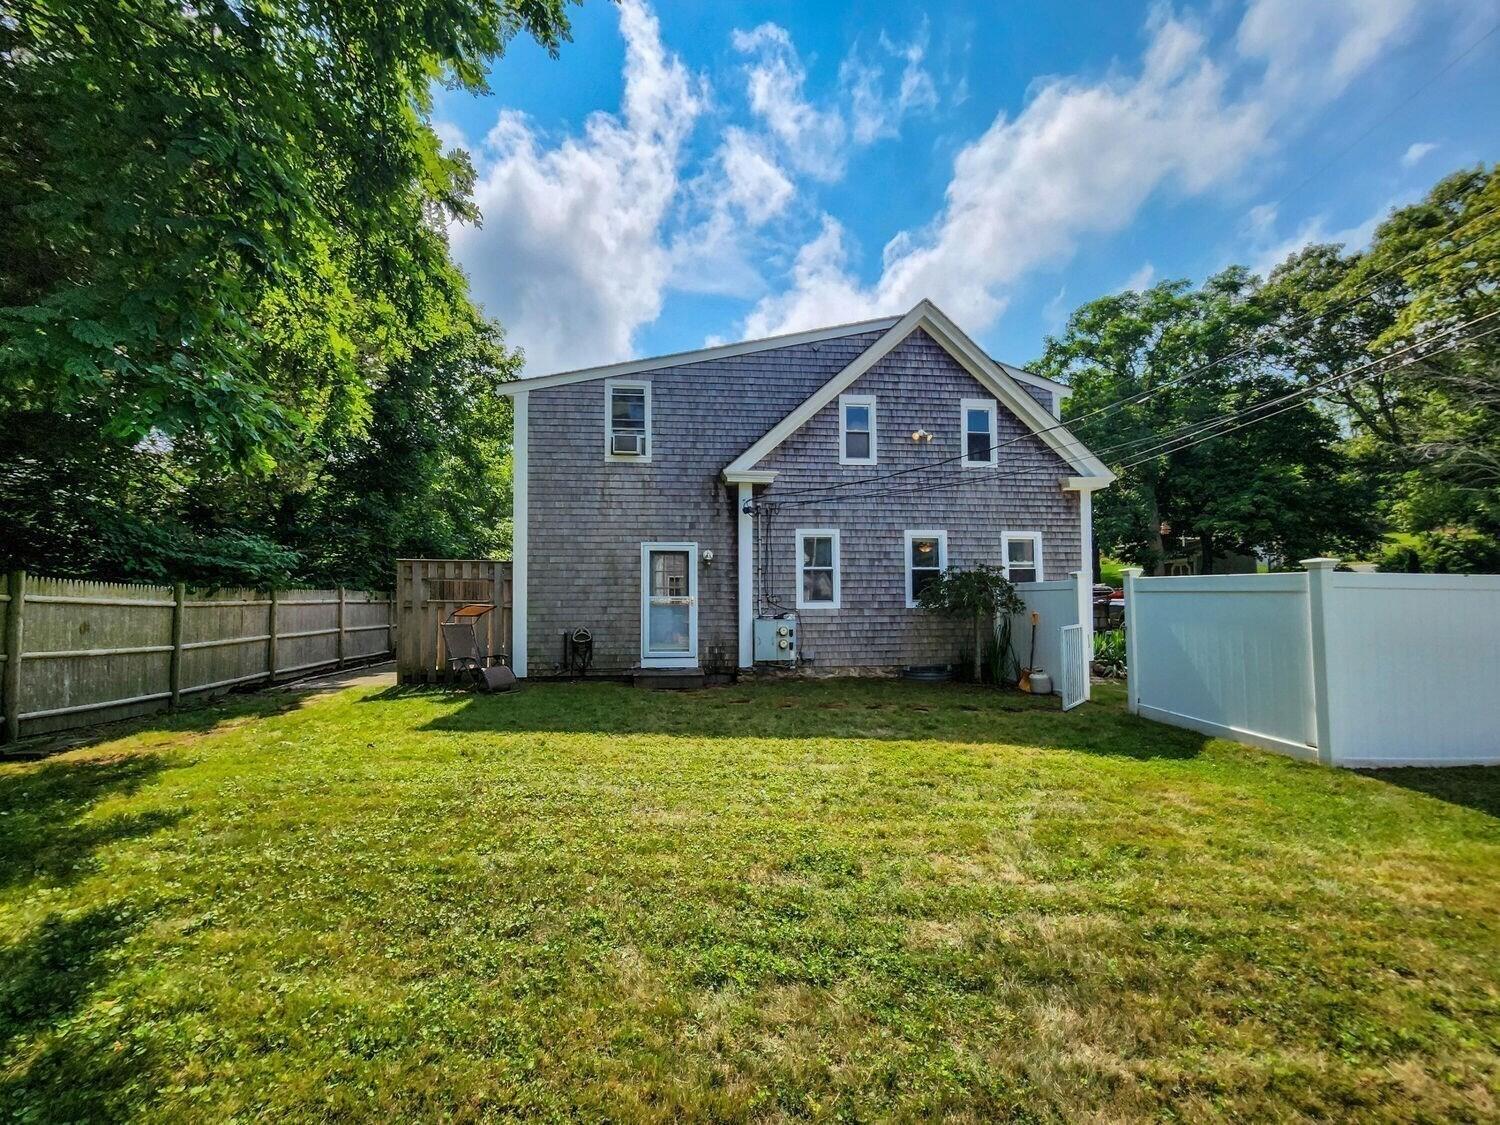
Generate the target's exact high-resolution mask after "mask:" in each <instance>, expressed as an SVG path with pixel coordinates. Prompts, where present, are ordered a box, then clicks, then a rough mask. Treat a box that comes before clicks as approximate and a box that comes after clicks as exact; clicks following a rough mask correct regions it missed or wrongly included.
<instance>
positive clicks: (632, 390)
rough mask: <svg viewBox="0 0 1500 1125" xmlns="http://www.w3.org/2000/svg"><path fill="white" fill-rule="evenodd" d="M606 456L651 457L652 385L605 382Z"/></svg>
mask: <svg viewBox="0 0 1500 1125" xmlns="http://www.w3.org/2000/svg"><path fill="white" fill-rule="evenodd" d="M604 459H605V460H606V461H649V460H651V384H650V383H643V382H633V381H628V380H624V379H608V380H606V381H605V384H604Z"/></svg>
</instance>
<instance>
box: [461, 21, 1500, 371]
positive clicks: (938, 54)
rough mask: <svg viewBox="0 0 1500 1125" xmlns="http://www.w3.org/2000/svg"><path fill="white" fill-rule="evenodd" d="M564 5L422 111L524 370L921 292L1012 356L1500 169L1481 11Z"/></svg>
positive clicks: (469, 263)
mask: <svg viewBox="0 0 1500 1125" xmlns="http://www.w3.org/2000/svg"><path fill="white" fill-rule="evenodd" d="M573 12H574V42H573V43H572V44H570V45H567V46H565V47H564V49H563V51H562V54H561V56H560V57H559V58H557V59H551V58H548V57H547V56H546V55H545V54H544V53H543V52H542V51H540V50H539V49H537V48H536V47H535V46H534V45H533V44H532V43H530V42H529V41H517V43H516V44H515V45H514V46H513V48H512V49H511V51H510V52H509V53H508V54H507V56H506V57H505V58H504V59H502V60H501V61H500V62H499V63H498V64H497V66H496V67H495V70H494V72H493V74H492V76H491V85H492V88H493V89H492V93H490V94H489V95H487V96H484V97H473V96H471V95H468V94H456V93H452V92H449V91H439V92H438V94H437V99H436V106H435V112H434V120H435V122H436V124H437V127H438V129H439V132H440V135H442V136H443V138H444V140H445V141H446V142H447V143H449V144H450V145H458V146H462V147H463V148H465V149H466V150H468V151H469V152H470V154H471V155H472V157H473V158H474V161H475V164H476V167H477V169H478V172H479V183H478V188H477V192H476V197H477V202H478V204H479V206H480V208H481V210H482V211H483V214H484V221H483V224H482V225H481V226H480V227H478V228H473V227H455V228H453V230H452V231H451V236H452V240H453V246H454V251H455V254H456V255H457V257H458V260H459V261H460V263H461V264H462V265H463V267H464V269H465V270H466V272H468V274H469V276H470V278H471V280H472V282H473V286H474V293H475V296H476V297H477V298H478V299H479V301H480V302H481V303H482V304H483V305H484V307H485V309H486V311H487V312H489V313H490V314H491V315H493V316H495V317H497V318H499V319H500V321H501V322H502V323H503V324H504V325H505V327H506V330H507V333H508V338H509V341H510V343H512V344H513V345H516V346H519V347H522V348H524V349H525V351H526V353H527V357H528V363H527V370H526V373H527V374H529V375H537V374H545V373H546V372H548V371H555V370H564V369H567V368H572V367H578V366H583V365H588V364H594V363H606V362H611V361H614V360H619V359H625V358H630V357H632V356H639V355H653V354H660V353H663V352H670V351H680V350H684V349H690V348H696V347H701V346H703V345H704V344H705V343H715V342H720V341H725V340H736V339H742V338H746V337H753V336H761V335H767V334H770V333H775V332H782V331H795V330H797V329H801V328H810V327H818V326H821V325H825V324H835V323H841V322H844V321H848V320H857V319H863V318H866V317H871V316H878V315H884V314H887V313H898V312H902V311H905V309H907V308H909V307H910V306H911V305H912V304H914V303H915V302H916V300H918V299H919V298H921V297H923V296H928V297H931V298H933V299H934V300H936V301H937V302H938V304H939V305H941V306H942V307H943V308H944V309H945V310H946V311H947V312H948V313H949V314H950V315H952V316H953V317H954V318H955V319H956V320H957V321H958V322H959V323H960V325H962V326H963V327H964V328H966V329H967V330H968V331H969V332H970V333H971V334H972V335H974V336H975V338H976V339H978V340H979V341H980V343H982V344H983V345H984V346H985V347H987V348H988V349H989V350H990V351H991V352H992V353H993V354H994V355H996V356H997V357H999V358H1002V359H1005V360H1008V361H1010V362H1017V363H1022V362H1026V361H1027V360H1030V359H1032V358H1034V357H1035V356H1036V355H1037V354H1038V352H1039V351H1040V349H1041V345H1042V340H1043V338H1044V337H1045V335H1046V334H1047V333H1048V332H1053V331H1056V330H1058V329H1059V328H1060V327H1061V325H1062V323H1063V322H1064V320H1065V319H1066V317H1067V314H1068V313H1069V312H1070V311H1071V310H1072V309H1073V308H1074V307H1076V306H1077V305H1079V304H1081V303H1083V302H1084V301H1087V300H1089V299H1091V298H1093V297H1096V296H1099V295H1101V294H1104V293H1108V292H1112V291H1116V290H1119V289H1122V288H1125V287H1128V286H1136V287H1138V286H1140V285H1142V284H1149V283H1151V282H1153V281H1156V280H1160V279H1162V278H1167V277H1186V278H1190V279H1193V280H1199V279H1201V278H1203V277H1204V276H1206V275H1207V274H1209V273H1211V272H1213V271H1215V270H1217V269H1219V268H1222V267H1223V266H1224V265H1226V264H1228V263H1231V262H1243V263H1246V264H1248V265H1251V266H1253V267H1256V268H1261V269H1264V268H1267V267H1268V266H1269V265H1271V264H1273V263H1274V262H1275V261H1277V260H1279V259H1280V258H1281V257H1282V256H1284V255H1285V253H1287V252H1288V251H1290V250H1291V249H1294V248H1295V247H1296V246H1298V245H1301V244H1303V243H1306V242H1308V241H1312V240H1333V241H1345V242H1347V243H1349V244H1352V245H1360V244H1363V242H1364V241H1365V240H1366V239H1368V237H1369V234H1370V232H1371V230H1372V229H1373V227H1374V225H1375V224H1376V223H1377V222H1378V221H1379V219H1380V218H1382V217H1383V216H1384V215H1385V214H1386V212H1388V211H1389V210H1390V208H1391V207H1393V206H1396V205H1399V204H1401V203H1404V202H1409V201H1411V200H1412V199H1415V198H1417V197H1419V196H1420V195H1421V194H1422V193H1423V192H1424V191H1425V190H1426V188H1427V187H1429V186H1430V185H1431V184H1432V183H1433V182H1434V181H1435V180H1436V179H1438V178H1439V177H1440V176H1442V175H1444V174H1446V173H1447V172H1449V171H1452V170H1453V169H1456V168H1459V167H1462V166H1466V165H1473V164H1475V163H1478V162H1480V161H1484V160H1492V159H1494V158H1495V156H1496V154H1497V153H1500V114H1497V113H1496V112H1495V108H1496V107H1497V106H1500V32H1496V33H1494V34H1490V35H1489V36H1488V38H1487V39H1484V40H1483V41H1482V42H1480V43H1479V45H1478V46H1477V47H1473V45H1474V44H1475V42H1476V41H1478V40H1480V39H1481V37H1483V36H1485V35H1486V33H1488V32H1491V31H1492V30H1493V29H1494V27H1495V26H1496V24H1497V22H1500V0H1245V2H1243V3H1229V2H1219V0H1214V2H1210V3H1206V4H1197V5H1191V4H1180V5H1165V4H1160V3H1158V4H1149V5H1146V4H1142V5H1132V4H1125V3H1105V2H1091V3H1069V4H1055V3H1051V2H1044V0H1034V2H1025V3H1022V2H1012V3H1005V4H1000V3H994V2H991V3H977V2H973V3H971V2H966V0H960V2H956V3H949V4H944V5H941V6H929V7H926V8H923V7H920V6H917V5H912V4H910V3H900V4H898V3H888V2H873V3H872V2H863V3H858V4H856V3H838V4H836V3H826V2H820V3H817V4H808V3H802V2H798V3H790V2H788V3H779V2H778V3H772V2H762V3H743V4H705V3H691V2H680V3H679V2H666V0H659V2H655V3H647V2H645V0H622V2H621V3H619V4H612V3H597V2H590V3H587V4H585V5H584V6H583V7H582V8H576V9H573ZM1471 47H1473V49H1472V50H1471V51H1470V52H1469V54H1468V55H1467V56H1466V57H1465V58H1463V59H1462V61H1461V62H1459V63H1458V64H1457V65H1456V66H1454V67H1453V68H1452V69H1451V70H1449V71H1448V72H1447V73H1445V74H1442V75H1441V76H1440V77H1438V78H1437V79H1436V81H1433V78H1434V75H1437V74H1438V72H1439V71H1441V70H1442V68H1443V67H1444V66H1445V65H1447V64H1448V63H1449V62H1450V61H1451V60H1452V59H1454V58H1455V57H1456V56H1458V55H1459V54H1460V53H1461V52H1464V51H1465V50H1466V49H1469V48H1471ZM1429 82H1431V83H1432V84H1431V85H1430V86H1429V87H1428V88H1427V89H1425V90H1424V91H1423V92H1422V93H1420V94H1418V95H1417V96H1416V97H1415V98H1412V97H1411V96H1412V94H1413V93H1414V92H1415V91H1417V90H1418V89H1420V88H1421V87H1423V86H1424V84H1427V83H1429ZM1408 99H1410V100H1409V101H1408ZM1403 103H1405V104H1403ZM1372 126H1373V131H1372V132H1371V133H1370V135H1369V136H1368V137H1367V138H1365V139H1363V140H1361V141H1360V142H1359V143H1357V144H1355V145H1354V147H1353V148H1352V149H1351V150H1350V151H1348V152H1347V153H1343V154H1342V155H1340V154H1339V150H1340V149H1341V148H1342V147H1344V146H1345V145H1348V144H1349V143H1350V142H1351V141H1352V140H1353V139H1354V138H1356V137H1358V136H1359V134H1360V133H1362V132H1363V131H1364V130H1365V129H1368V128H1371V127H1372ZM1325 165H1326V166H1325Z"/></svg>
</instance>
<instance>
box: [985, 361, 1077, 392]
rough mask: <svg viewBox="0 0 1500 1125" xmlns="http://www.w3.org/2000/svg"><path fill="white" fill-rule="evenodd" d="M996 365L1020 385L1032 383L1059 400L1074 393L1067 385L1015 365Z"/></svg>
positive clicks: (999, 363)
mask: <svg viewBox="0 0 1500 1125" xmlns="http://www.w3.org/2000/svg"><path fill="white" fill-rule="evenodd" d="M995 365H996V366H997V367H999V368H1001V369H1002V370H1004V372H1005V373H1006V374H1007V375H1009V376H1010V377H1011V378H1012V379H1014V380H1015V381H1016V382H1018V383H1030V384H1031V385H1032V386H1033V387H1040V388H1041V389H1042V390H1044V391H1051V392H1052V393H1053V394H1055V395H1056V396H1057V397H1058V398H1068V397H1069V396H1070V395H1072V393H1073V388H1072V387H1070V386H1068V384H1066V383H1059V382H1058V381H1057V380H1056V379H1049V378H1047V376H1045V375H1033V374H1032V373H1031V372H1030V371H1027V370H1026V369H1025V368H1024V367H1017V366H1016V365H1015V364H1013V363H1001V362H1000V361H999V360H996V361H995Z"/></svg>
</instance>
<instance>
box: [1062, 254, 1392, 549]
mask: <svg viewBox="0 0 1500 1125" xmlns="http://www.w3.org/2000/svg"><path fill="white" fill-rule="evenodd" d="M1259 298H1260V286H1259V284H1258V282H1257V280H1256V279H1255V278H1254V277H1253V276H1252V275H1251V274H1249V273H1248V272H1247V271H1246V270H1244V269H1243V268H1241V267H1232V268H1230V269H1227V270H1225V271H1223V272H1222V273H1219V274H1217V275H1215V276H1213V277H1211V278H1209V279H1208V280H1207V281H1206V282H1204V284H1203V285H1202V286H1201V287H1199V288H1197V289H1194V288H1193V287H1192V286H1190V285H1189V284H1188V283H1187V282H1183V281H1166V282H1162V283H1161V284H1159V285H1156V286H1154V287H1153V288H1151V289H1148V290H1146V291H1145V292H1126V293H1118V294H1112V295H1110V296H1108V297H1103V298H1100V299H1098V300H1096V301H1092V302H1090V303H1088V304H1086V305H1084V306H1082V307H1081V308H1079V309H1078V310H1077V311H1076V312H1075V313H1074V314H1073V316H1072V317H1071V318H1070V319H1069V321H1068V324H1067V327H1066V329H1065V331H1064V332H1063V333H1062V334H1061V335H1060V336H1057V337H1049V338H1048V340H1047V342H1046V349H1045V352H1044V354H1043V356H1042V358H1041V359H1040V360H1039V361H1038V362H1037V363H1035V364H1034V365H1033V370H1035V371H1037V372H1038V373H1039V374H1042V375H1046V376H1048V377H1050V378H1055V379H1060V380H1061V381H1063V382H1066V383H1069V384H1071V385H1072V387H1073V395H1072V396H1071V397H1070V399H1069V400H1068V416H1069V417H1076V418H1080V419H1081V421H1080V423H1079V426H1078V429H1079V436H1080V437H1082V438H1083V439H1084V440H1085V441H1088V442H1089V443H1090V444H1091V445H1092V446H1093V447H1094V448H1095V449H1096V450H1099V451H1101V453H1102V455H1103V456H1104V458H1105V460H1106V462H1108V463H1110V464H1111V465H1112V466H1114V467H1116V469H1117V471H1118V472H1119V474H1120V480H1119V482H1118V483H1117V484H1116V485H1115V486H1113V487H1111V488H1110V489H1107V490H1105V492H1103V493H1101V495H1100V496H1099V498H1098V500H1097V507H1096V508H1095V520H1096V522H1095V534H1096V538H1097V539H1098V540H1099V541H1100V543H1101V544H1102V545H1103V546H1105V547H1106V548H1107V549H1109V550H1110V551H1112V552H1114V553H1118V554H1121V555H1122V556H1124V557H1126V558H1129V559H1131V560H1132V561H1135V562H1138V563H1140V564H1142V565H1144V566H1146V567H1147V568H1149V569H1151V570H1152V571H1153V572H1157V571H1159V570H1160V568H1161V565H1162V562H1163V559H1164V556H1165V546H1164V542H1163V534H1162V529H1163V527H1164V526H1170V527H1171V529H1172V530H1173V532H1174V533H1176V534H1178V535H1183V536H1194V537H1196V538H1197V539H1198V540H1199V549H1200V551H1201V552H1202V564H1203V569H1204V570H1205V571H1211V570H1212V569H1213V560H1214V559H1215V558H1216V557H1217V556H1219V555H1221V554H1223V553H1226V552H1244V553H1251V552H1261V553H1266V554H1270V555H1273V556H1277V557H1280V558H1293V559H1294V558H1297V557H1300V556H1301V555H1303V554H1304V553H1308V552H1313V551H1327V550H1335V549H1343V548H1353V549H1358V548H1362V547H1364V546H1367V545H1368V544H1369V543H1370V542H1371V541H1372V540H1373V538H1374V534H1375V524H1374V519H1373V511H1372V500H1371V496H1370V493H1369V490H1368V489H1367V488H1365V487H1364V486H1363V485H1362V483H1361V482H1360V481H1359V480H1358V479H1357V477H1355V476H1354V475H1353V474H1352V473H1351V472H1350V466H1349V464H1348V461H1347V458H1346V456H1345V455H1344V453H1343V451H1342V450H1341V448H1340V446H1339V433H1338V430H1337V427H1336V425H1335V423H1334V422H1333V420H1332V419H1331V418H1329V417H1328V416H1327V415H1326V414H1324V413H1322V412H1320V411H1319V410H1318V409H1317V407H1316V405H1315V404H1314V403H1312V402H1306V403H1303V404H1301V405H1299V406H1297V407H1296V408H1295V409H1290V410H1276V411H1275V412H1274V413H1273V412H1272V411H1271V410H1269V409H1268V410H1267V411H1266V412H1265V416H1264V420H1263V421H1261V422H1259V423H1258V424H1256V425H1254V426H1249V427H1245V428H1243V429H1240V430H1236V431H1235V432H1232V433H1227V434H1225V435H1224V436H1221V437H1217V438H1215V439H1214V440H1212V441H1208V442H1203V443H1200V444H1192V445H1187V444H1186V441H1191V440H1192V438H1187V439H1186V441H1185V442H1184V443H1183V444H1184V446H1185V447H1184V448H1181V449H1175V450H1173V449H1168V450H1166V451H1161V452H1157V451H1155V450H1154V447H1156V446H1157V445H1159V444H1161V443H1162V442H1163V441H1165V440H1167V439H1169V438H1171V437H1173V436H1174V435H1177V434H1187V433H1189V432H1191V431H1194V430H1196V429H1197V428H1198V427H1200V426H1202V425H1204V424H1205V423H1207V422H1210V421H1211V420H1213V419H1216V418H1220V417H1223V416H1224V415H1226V414H1228V413H1231V412H1234V411H1239V410H1245V409H1251V408H1254V407H1256V406H1258V405H1261V404H1265V403H1269V402H1270V401H1271V400H1273V399H1275V398H1276V397H1277V396H1279V395H1282V394H1285V393H1286V392H1287V391H1288V390H1289V389H1290V388H1291V386H1292V384H1291V382H1290V380H1289V376H1288V375H1287V373H1286V372H1285V370H1284V368H1283V365H1282V364H1281V362H1280V358H1279V356H1278V355H1277V354H1276V352H1275V350H1274V349H1272V350H1269V351H1267V350H1260V349H1246V347H1245V343H1246V341H1247V340H1250V339H1255V338H1257V335H1258V334H1259V333H1261V332H1262V330H1263V328H1264V326H1265V325H1266V323H1267V320H1268V318H1269V316H1270V312H1269V310H1268V308H1267V306H1266V305H1265V303H1264V302H1263V301H1261V300H1260V299H1259ZM1137 398H1138V399H1139V401H1131V402H1130V404H1129V405H1126V406H1124V407H1123V408H1118V409H1116V408H1114V407H1115V404H1117V403H1120V402H1123V401H1126V400H1134V399H1137ZM1105 407H1110V408H1111V409H1110V411H1109V412H1108V413H1107V414H1100V415H1098V416H1096V417H1093V418H1085V417H1083V416H1085V415H1091V414H1093V413H1094V412H1095V411H1098V410H1101V409H1102V408H1105ZM1198 436H1201V435H1198Z"/></svg>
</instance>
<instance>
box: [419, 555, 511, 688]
mask: <svg viewBox="0 0 1500 1125" xmlns="http://www.w3.org/2000/svg"><path fill="white" fill-rule="evenodd" d="M510 596H511V585H510V563H508V562H498V561H496V560H494V559H397V560H396V615H397V629H396V637H397V641H398V643H397V647H396V674H397V676H398V677H399V679H400V681H401V682H402V683H403V684H415V683H434V682H437V681H440V680H444V679H446V678H447V666H448V653H447V650H446V649H445V648H444V647H443V631H442V630H441V629H439V628H438V626H439V625H441V624H442V622H443V620H444V619H445V618H446V617H447V616H448V614H450V613H452V612H453V611H454V610H455V609H457V608H458V607H459V606H461V605H471V604H474V603H489V604H490V605H493V606H494V607H495V610H494V612H493V613H490V614H487V615H485V616H484V617H483V618H481V619H480V621H481V625H482V627H485V628H488V630H489V632H488V634H487V636H488V644H489V651H490V652H491V653H493V654H496V655H501V656H503V657H504V658H505V663H507V664H509V663H510V651H511V648H510V645H511V617H510V614H511V604H510Z"/></svg>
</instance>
